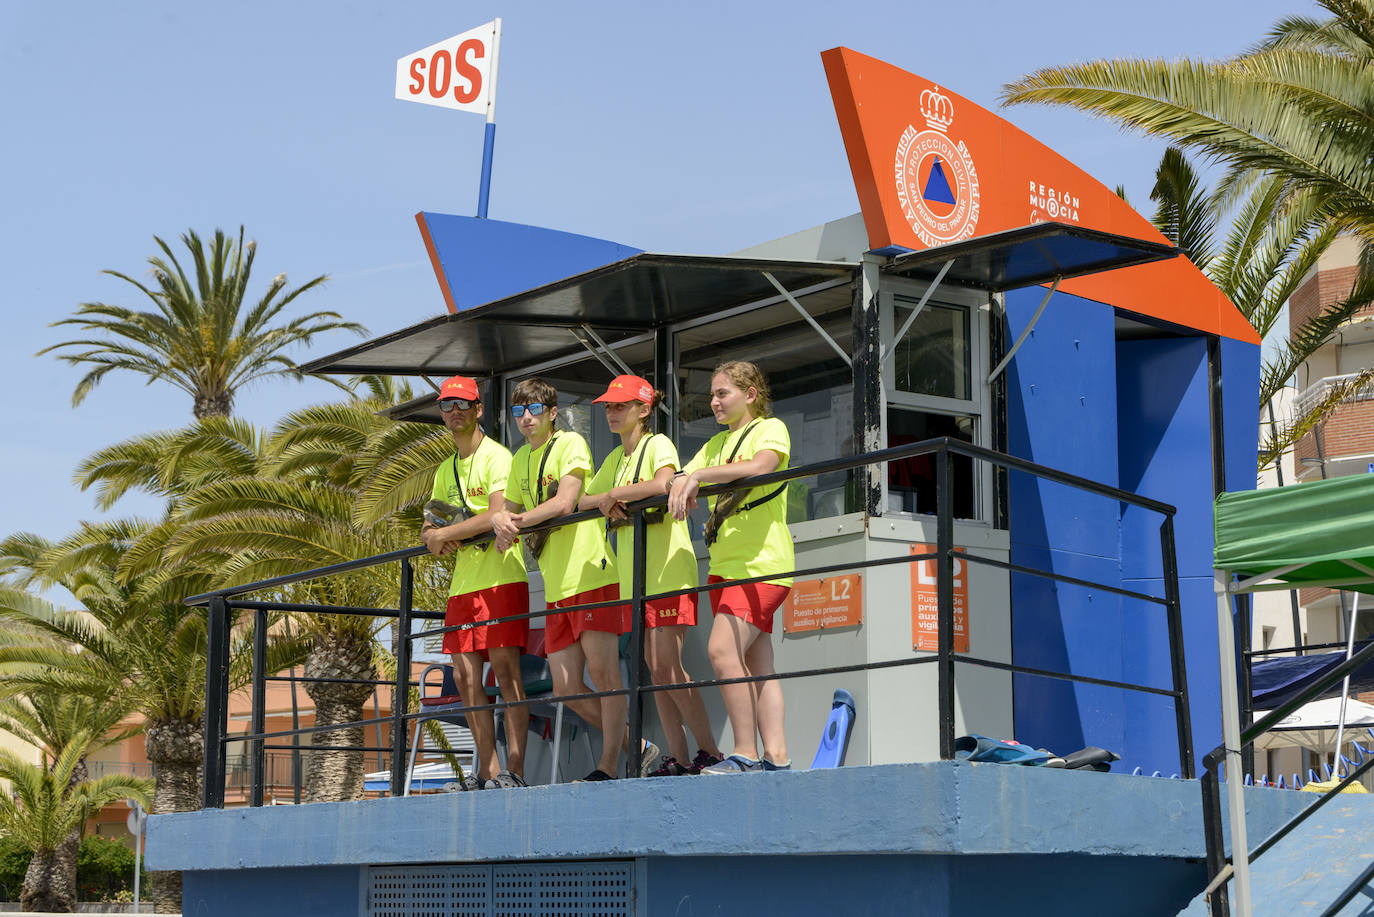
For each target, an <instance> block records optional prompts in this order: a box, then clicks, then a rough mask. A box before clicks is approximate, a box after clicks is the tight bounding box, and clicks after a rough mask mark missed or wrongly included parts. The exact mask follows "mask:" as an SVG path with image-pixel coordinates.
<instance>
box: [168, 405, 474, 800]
mask: <svg viewBox="0 0 1374 917" xmlns="http://www.w3.org/2000/svg"><path fill="white" fill-rule="evenodd" d="M377 394H382V395H384V396H386V395H388V394H389V393H386V392H377V391H374V397H369V398H364V399H355V400H353V401H349V402H345V403H340V404H326V405H318V406H315V407H310V408H305V409H303V410H301V411H297V412H295V413H293V414H291V415H288V416H287V417H285V418H283V420H282V421H281V422H280V423H279V424H278V425H277V427H276V429H275V430H274V431H273V432H272V434H271V435H270V436H269V438H268V442H267V446H266V450H265V451H266V455H265V457H264V460H263V462H262V464H261V466H260V467H259V468H258V470H257V472H256V473H255V474H252V475H240V476H235V477H228V478H224V479H221V480H218V481H214V482H211V483H207V484H205V485H204V486H202V487H200V488H198V489H197V490H195V491H194V492H192V493H190V494H188V495H186V497H185V498H184V499H182V500H181V501H180V503H179V507H180V512H179V514H178V517H177V530H176V532H175V534H173V535H172V537H171V538H170V539H169V541H168V542H167V545H166V554H165V556H166V558H167V559H168V560H169V561H170V562H171V563H177V562H179V561H180V560H182V559H183V558H192V557H197V556H205V555H212V556H219V557H221V558H223V561H222V563H220V564H218V568H219V572H218V576H217V579H216V585H217V586H226V585H231V584H235V583H244V582H252V581H254V580H259V579H266V578H270V577H273V576H278V575H283V574H287V573H294V572H298V571H300V570H303V569H309V568H312V567H321V566H326V565H328V564H333V563H339V562H342V561H346V560H353V559H356V558H359V557H366V556H369V555H374V554H381V553H384V552H387V551H393V550H396V549H399V548H404V547H411V546H413V545H414V544H415V541H416V533H417V532H418V531H419V528H420V514H419V506H420V504H422V503H423V501H424V500H425V499H426V498H427V497H428V495H429V485H428V483H426V484H425V486H424V488H423V492H421V491H420V490H419V489H418V488H416V487H412V488H410V490H414V491H415V492H414V493H413V494H410V493H409V491H408V492H407V496H406V498H405V499H404V500H402V501H401V503H400V504H397V503H396V502H395V501H394V500H391V501H376V500H374V501H372V502H370V503H369V502H366V501H364V500H363V499H362V497H363V495H364V493H365V492H366V491H367V487H368V484H369V482H370V481H371V480H372V479H374V478H376V477H377V476H378V473H379V470H380V469H382V468H385V467H387V466H388V465H390V464H393V463H395V462H397V461H403V460H402V459H401V458H400V457H399V455H398V453H402V452H404V451H405V450H407V449H410V450H414V449H416V448H422V447H425V446H429V445H431V441H432V440H436V439H438V438H439V437H441V436H443V438H446V435H444V432H443V431H442V430H438V429H437V428H436V429H434V430H430V429H427V428H425V427H422V426H421V425H417V424H396V423H393V422H392V421H390V420H387V419H386V418H384V417H381V416H379V415H378V414H377V411H378V410H379V409H381V408H383V407H387V406H389V404H390V403H392V402H391V400H390V397H382V398H378V397H375V395H377ZM401 397H404V393H402V395H401ZM449 451H450V452H451V451H452V450H451V446H450V448H449ZM441 460H442V455H441V454H438V453H436V454H435V456H434V457H433V461H432V462H431V463H430V464H429V465H428V470H427V472H423V473H421V474H420V475H419V476H420V477H423V474H425V473H427V474H428V480H429V481H432V479H433V472H434V468H435V466H437V464H438V462H439V461H441ZM421 464H423V462H421ZM417 480H418V478H417ZM379 502H385V503H386V504H387V505H386V506H385V508H383V509H376V506H375V504H377V503H379ZM365 509H372V510H374V511H372V512H370V513H369V512H364V510H365ZM446 585H447V583H446V580H445V578H444V576H443V571H442V568H441V566H440V565H439V564H427V563H423V562H422V563H421V564H420V565H419V568H418V570H417V577H416V587H417V588H416V597H415V602H416V607H439V605H441V604H442V597H443V596H444V595H446V588H445V587H446ZM273 597H274V598H279V599H282V600H285V601H291V602H305V603H313V604H327V605H348V606H354V607H373V608H382V607H393V606H394V605H395V603H396V602H397V601H398V600H399V581H398V577H397V574H396V571H395V569H394V568H388V567H372V568H368V569H365V570H360V571H356V572H354V573H351V574H348V575H345V576H336V577H332V578H330V579H325V580H316V581H312V582H306V583H298V584H295V585H293V586H290V587H287V588H285V589H283V590H281V592H280V593H278V594H277V595H275V596H273ZM293 621H295V622H296V623H297V624H298V625H299V626H300V628H301V629H302V630H303V631H304V632H305V633H306V634H307V635H309V636H310V638H311V639H312V641H313V645H312V648H311V651H310V654H309V656H308V657H307V659H306V663H305V672H306V675H307V676H308V677H319V678H330V679H354V680H358V681H362V680H366V679H371V678H373V677H374V673H375V672H376V671H377V669H378V668H381V669H383V670H390V672H394V665H395V659H394V655H393V654H392V653H387V652H386V650H385V648H384V647H382V646H380V645H379V644H378V643H377V636H378V634H379V632H380V630H381V629H382V626H383V625H384V623H385V622H384V621H382V620H381V619H369V618H366V617H358V616H345V615H328V614H316V615H307V616H300V617H296V618H293ZM393 636H394V635H393ZM393 653H394V650H393ZM306 691H307V692H308V693H309V694H310V697H311V699H312V700H313V701H314V705H315V722H316V724H317V725H321V726H323V725H334V724H340V723H346V722H353V721H357V720H360V719H362V718H363V715H362V711H363V703H364V702H365V701H366V699H367V697H368V696H369V694H370V693H371V691H372V688H371V687H370V686H368V685H366V684H348V683H343V682H308V683H307V687H306ZM361 740H362V733H361V727H355V728H352V729H339V730H331V731H328V732H317V733H314V734H313V735H312V747H313V748H315V749H320V750H319V751H316V752H315V753H313V754H311V756H310V759H309V761H310V763H309V773H308V775H307V801H310V802H317V801H335V800H343V799H356V798H359V797H360V796H361V795H362V782H363V781H362V777H363V758H362V755H361V753H358V752H328V751H327V749H329V748H331V747H337V746H340V745H357V744H361Z"/></svg>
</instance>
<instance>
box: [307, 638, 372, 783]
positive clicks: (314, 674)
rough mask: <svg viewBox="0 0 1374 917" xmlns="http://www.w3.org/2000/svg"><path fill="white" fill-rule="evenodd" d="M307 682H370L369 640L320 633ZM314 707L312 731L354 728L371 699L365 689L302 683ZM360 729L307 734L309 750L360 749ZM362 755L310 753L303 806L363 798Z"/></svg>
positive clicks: (369, 689)
mask: <svg viewBox="0 0 1374 917" xmlns="http://www.w3.org/2000/svg"><path fill="white" fill-rule="evenodd" d="M305 675H306V677H307V678H358V679H365V678H372V677H373V674H372V637H371V635H370V634H368V633H366V632H364V633H356V632H353V631H349V630H339V631H333V630H330V631H325V632H322V633H321V634H320V635H319V636H318V637H317V638H316V639H315V645H314V646H313V647H312V648H311V651H310V655H309V656H308V657H307V658H306V660H305ZM305 690H306V693H307V694H309V695H310V698H311V700H313V701H314V702H315V725H317V726H328V725H333V724H336V723H349V722H357V721H358V720H361V719H362V718H363V704H364V703H365V702H366V701H367V698H368V696H369V695H370V694H371V693H372V685H370V684H337V683H327V682H306V686H305ZM362 744H363V728H362V727H361V726H354V727H352V728H349V729H333V730H330V731H328V732H316V733H312V734H311V742H310V745H311V748H312V749H328V748H333V747H338V746H341V745H362ZM363 771H364V768H363V753H362V752H360V751H337V752H333V751H311V752H310V755H309V764H308V766H307V770H306V776H305V801H306V802H342V801H345V800H350V799H361V798H362V795H363Z"/></svg>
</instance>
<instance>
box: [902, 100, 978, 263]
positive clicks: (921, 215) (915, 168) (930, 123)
mask: <svg viewBox="0 0 1374 917" xmlns="http://www.w3.org/2000/svg"><path fill="white" fill-rule="evenodd" d="M919 101H920V110H921V115H922V116H923V117H924V118H925V123H926V127H925V129H924V130H917V128H916V125H915V124H910V125H908V126H907V128H906V130H904V131H903V132H902V136H901V137H900V138H899V139H898V141H897V148H896V150H895V153H896V155H895V157H894V162H893V167H894V168H893V171H894V173H895V175H894V177H895V179H896V191H897V203H898V205H899V206H900V208H901V211H902V216H904V217H905V218H906V221H907V224H908V225H910V226H911V229H912V231H913V232H915V233H916V237H917V238H918V239H920V241H921V244H923V245H925V246H927V247H932V246H936V245H946V244H948V243H950V242H958V241H959V240H960V239H967V238H969V237H971V236H972V235H973V234H974V233H975V232H976V231H977V226H978V214H979V210H980V207H979V194H978V169H977V168H976V167H975V166H974V164H973V156H972V154H971V153H970V152H969V149H968V144H967V143H965V142H964V140H962V139H961V138H959V137H957V136H951V135H950V134H949V128H950V126H951V125H953V124H954V100H953V99H952V98H950V97H949V96H947V95H945V94H944V93H943V92H941V91H940V87H939V86H931V87H930V88H928V89H923V90H921V95H920V99H919ZM913 115H914V112H913ZM913 120H914V119H913Z"/></svg>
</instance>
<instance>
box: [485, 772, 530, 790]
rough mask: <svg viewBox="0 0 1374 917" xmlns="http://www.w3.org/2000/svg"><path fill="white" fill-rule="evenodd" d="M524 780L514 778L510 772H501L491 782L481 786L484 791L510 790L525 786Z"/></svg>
mask: <svg viewBox="0 0 1374 917" xmlns="http://www.w3.org/2000/svg"><path fill="white" fill-rule="evenodd" d="M527 785H528V784H526V783H525V781H524V780H522V779H521V778H519V777H517V776H515V775H514V774H512V773H511V772H510V771H502V772H501V773H499V774H497V775H496V776H495V777H493V778H492V779H491V780H488V781H486V782H485V783H484V784H483V785H482V789H484V790H512V789H515V788H516V787H521V786H527Z"/></svg>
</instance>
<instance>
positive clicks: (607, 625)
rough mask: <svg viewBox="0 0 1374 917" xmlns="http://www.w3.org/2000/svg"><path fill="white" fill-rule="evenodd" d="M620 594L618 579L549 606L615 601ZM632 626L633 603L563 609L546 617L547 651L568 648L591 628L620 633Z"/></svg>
mask: <svg viewBox="0 0 1374 917" xmlns="http://www.w3.org/2000/svg"><path fill="white" fill-rule="evenodd" d="M618 598H620V587H619V586H618V585H616V584H615V583H611V584H610V585H608V586H602V587H601V588H600V589H588V590H587V591H586V592H579V593H578V594H577V595H570V596H568V597H567V598H566V599H560V600H559V601H557V602H549V603H548V610H549V611H554V610H555V609H558V608H569V607H571V606H573V605H587V604H590V603H592V602H613V601H615V600H616V599H618ZM629 629H630V606H629V605H607V606H606V607H605V608H588V609H585V610H583V611H564V612H559V613H558V614H551V615H548V616H547V617H546V618H545V619H544V651H545V652H546V653H549V654H553V653H556V652H558V651H559V650H562V649H567V648H568V647H570V646H572V645H573V644H574V643H576V642H577V641H578V640H580V639H582V635H583V634H584V633H586V632H587V631H589V630H596V631H601V632H603V633H607V634H616V635H617V636H618V635H620V634H623V633H625V632H626V631H628V630H629Z"/></svg>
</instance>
